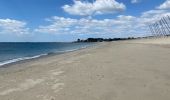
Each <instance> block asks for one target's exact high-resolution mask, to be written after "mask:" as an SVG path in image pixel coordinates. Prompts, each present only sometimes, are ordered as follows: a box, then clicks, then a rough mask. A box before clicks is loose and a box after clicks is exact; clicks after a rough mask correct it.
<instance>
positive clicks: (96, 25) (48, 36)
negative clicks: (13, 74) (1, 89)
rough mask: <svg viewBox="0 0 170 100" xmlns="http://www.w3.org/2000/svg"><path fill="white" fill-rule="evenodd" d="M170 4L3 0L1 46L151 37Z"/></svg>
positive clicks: (153, 0) (152, 0) (163, 0)
mask: <svg viewBox="0 0 170 100" xmlns="http://www.w3.org/2000/svg"><path fill="white" fill-rule="evenodd" d="M166 15H170V0H0V42H9V41H10V42H11V41H13V42H19V41H23V42H40V41H41V42H47V41H49V42H51V41H52V42H56V41H62V42H63V41H73V40H76V39H77V38H81V39H84V38H88V37H104V38H110V37H111V38H114V37H129V36H145V35H150V34H151V33H150V31H149V29H148V25H149V24H151V23H153V22H155V21H156V20H159V19H160V18H161V17H163V16H166Z"/></svg>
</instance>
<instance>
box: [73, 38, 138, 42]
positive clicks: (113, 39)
mask: <svg viewBox="0 0 170 100" xmlns="http://www.w3.org/2000/svg"><path fill="white" fill-rule="evenodd" d="M132 39H137V38H134V37H128V38H108V39H104V38H88V39H85V40H81V39H77V41H75V42H111V41H120V40H132Z"/></svg>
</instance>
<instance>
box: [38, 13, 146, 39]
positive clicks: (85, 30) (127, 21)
mask: <svg viewBox="0 0 170 100" xmlns="http://www.w3.org/2000/svg"><path fill="white" fill-rule="evenodd" d="M48 21H49V22H50V24H49V25H47V26H40V27H39V28H38V29H36V30H35V31H36V32H40V33H51V34H72V35H80V34H84V35H87V34H96V35H98V36H100V35H115V36H120V35H122V36H129V35H132V34H133V35H134V34H135V32H136V33H139V32H138V31H139V30H138V31H136V30H135V29H136V28H139V27H137V26H138V25H137V22H138V19H137V18H136V17H134V16H125V15H120V16H118V17H117V18H116V19H103V20H97V19H85V18H82V19H70V18H63V17H57V16H54V17H52V18H51V19H48ZM138 24H140V23H139V22H138ZM127 30H128V31H127ZM142 32H143V31H142ZM137 35H139V34H137Z"/></svg>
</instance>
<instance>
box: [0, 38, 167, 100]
mask: <svg viewBox="0 0 170 100" xmlns="http://www.w3.org/2000/svg"><path fill="white" fill-rule="evenodd" d="M146 41H147V43H146ZM152 41H153V39H151V40H150V41H149V40H135V41H122V42H110V43H101V44H99V46H97V47H91V48H88V49H83V50H79V51H75V52H70V53H66V54H62V55H53V56H49V57H44V58H41V59H36V60H34V61H28V62H22V63H18V64H13V65H10V66H8V68H1V69H0V100H170V48H169V46H168V45H170V44H167V42H166V45H163V44H162V43H161V42H162V41H164V39H159V40H157V43H155V42H152ZM169 43H170V42H169ZM156 44H159V45H156ZM160 44H161V45H160Z"/></svg>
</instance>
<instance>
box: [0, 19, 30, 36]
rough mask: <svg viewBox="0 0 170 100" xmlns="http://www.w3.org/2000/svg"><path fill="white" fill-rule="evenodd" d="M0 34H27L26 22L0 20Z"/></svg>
mask: <svg viewBox="0 0 170 100" xmlns="http://www.w3.org/2000/svg"><path fill="white" fill-rule="evenodd" d="M0 29H1V30H0V33H4V34H6V33H8V34H17V35H22V34H28V33H29V32H28V31H29V28H26V22H23V21H18V20H13V19H0Z"/></svg>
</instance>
